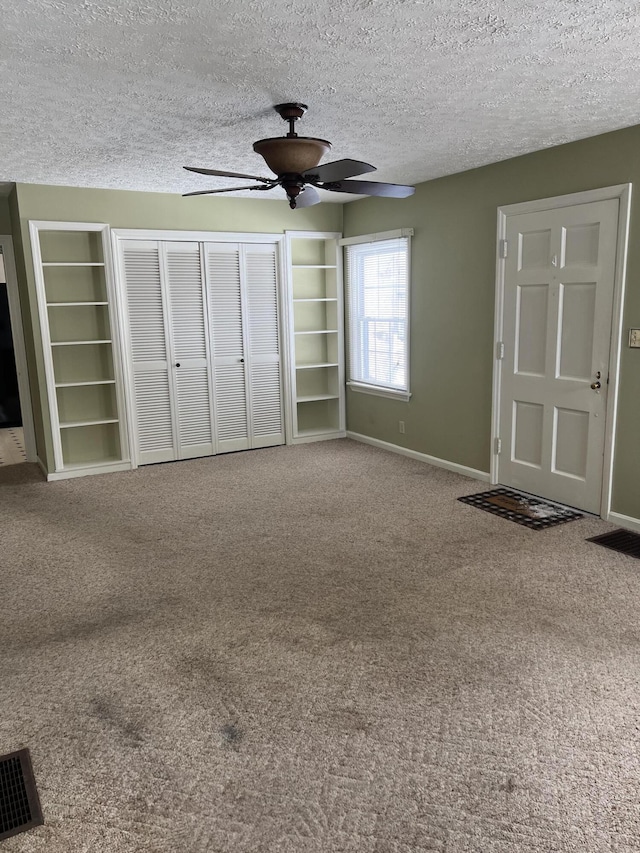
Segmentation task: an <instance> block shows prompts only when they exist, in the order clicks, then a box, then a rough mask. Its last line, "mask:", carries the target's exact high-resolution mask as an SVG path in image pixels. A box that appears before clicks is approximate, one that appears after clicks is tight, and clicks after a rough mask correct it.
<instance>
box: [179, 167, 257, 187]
mask: <svg viewBox="0 0 640 853" xmlns="http://www.w3.org/2000/svg"><path fill="white" fill-rule="evenodd" d="M182 168H183V169H186V170H187V172H197V173H198V174H199V175H217V176H218V177H219V178H247V180H249V181H262V182H263V183H265V184H272V183H273V181H272V179H271V178H259V177H258V176H257V175H243V174H242V172H223V171H222V170H221V169H199V168H197V167H196V166H183V167H182Z"/></svg>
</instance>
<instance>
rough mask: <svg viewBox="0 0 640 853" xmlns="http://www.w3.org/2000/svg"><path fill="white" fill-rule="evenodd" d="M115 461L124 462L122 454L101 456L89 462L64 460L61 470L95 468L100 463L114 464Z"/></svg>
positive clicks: (100, 464)
mask: <svg viewBox="0 0 640 853" xmlns="http://www.w3.org/2000/svg"><path fill="white" fill-rule="evenodd" d="M116 462H124V460H123V458H122V456H102V457H100V459H93V460H92V461H91V462H64V463H63V465H62V470H63V471H79V470H80V469H81V468H97V467H100V466H102V465H114V464H115V463H116Z"/></svg>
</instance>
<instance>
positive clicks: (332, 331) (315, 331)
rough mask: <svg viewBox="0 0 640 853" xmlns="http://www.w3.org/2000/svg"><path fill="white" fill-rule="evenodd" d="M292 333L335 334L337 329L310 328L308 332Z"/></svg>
mask: <svg viewBox="0 0 640 853" xmlns="http://www.w3.org/2000/svg"><path fill="white" fill-rule="evenodd" d="M293 334H294V335H337V334H338V330H337V329H312V330H311V331H310V332H294V333H293Z"/></svg>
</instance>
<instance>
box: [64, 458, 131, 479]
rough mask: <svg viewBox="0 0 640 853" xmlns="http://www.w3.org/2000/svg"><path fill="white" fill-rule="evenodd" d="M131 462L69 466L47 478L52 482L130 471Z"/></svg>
mask: <svg viewBox="0 0 640 853" xmlns="http://www.w3.org/2000/svg"><path fill="white" fill-rule="evenodd" d="M131 467H132V466H131V462H129V461H126V462H109V463H105V464H103V465H86V466H84V467H82V468H69V469H67V470H66V471H52V472H51V474H47V480H48V481H49V482H50V483H52V482H55V481H56V480H70V479H72V478H73V477H87V476H90V475H91V474H113V473H115V472H116V471H130V470H131Z"/></svg>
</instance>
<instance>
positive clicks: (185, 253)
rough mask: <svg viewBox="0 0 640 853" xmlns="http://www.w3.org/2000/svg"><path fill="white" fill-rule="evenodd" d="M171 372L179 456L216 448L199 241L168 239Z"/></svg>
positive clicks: (198, 454)
mask: <svg viewBox="0 0 640 853" xmlns="http://www.w3.org/2000/svg"><path fill="white" fill-rule="evenodd" d="M163 253H164V259H165V270H166V282H167V296H168V299H167V302H168V309H169V310H168V314H169V317H170V323H169V333H170V336H171V346H170V350H171V357H172V363H171V367H170V375H172V378H173V385H174V388H173V391H174V399H175V420H176V426H177V446H178V453H177V456H178V459H191V458H194V457H196V456H210V455H211V454H212V453H213V452H214V442H213V408H212V398H211V384H210V378H209V340H208V334H207V319H206V312H205V292H204V277H203V275H202V259H201V255H200V244H199V243H186V242H174V243H169V242H167V243H164V244H163Z"/></svg>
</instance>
